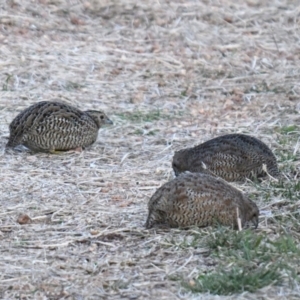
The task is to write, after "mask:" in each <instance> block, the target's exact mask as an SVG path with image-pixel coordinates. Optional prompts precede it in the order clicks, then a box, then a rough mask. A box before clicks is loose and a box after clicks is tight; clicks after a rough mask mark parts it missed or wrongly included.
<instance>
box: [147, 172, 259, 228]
mask: <svg viewBox="0 0 300 300" xmlns="http://www.w3.org/2000/svg"><path fill="white" fill-rule="evenodd" d="M237 208H238V211H239V217H240V219H241V225H242V226H244V225H245V224H246V223H247V222H249V221H251V222H253V223H254V225H255V226H256V227H257V225H258V215H259V210H258V207H257V206H256V204H255V203H254V202H253V201H251V200H250V199H248V198H247V197H246V196H245V195H243V194H242V193H241V192H240V191H238V190H237V189H235V188H234V187H233V186H231V185H230V184H229V183H227V182H226V181H224V180H223V179H221V178H218V177H214V176H211V175H208V174H203V173H190V172H185V173H183V174H180V175H179V176H178V177H176V178H175V179H173V180H171V181H170V182H167V183H166V184H164V185H163V186H162V187H160V188H159V189H158V190H157V191H156V192H155V193H154V195H153V196H152V197H151V199H150V200H149V203H148V209H149V214H148V219H147V221H146V225H145V226H146V228H151V227H153V226H154V225H159V224H162V225H167V226H170V227H189V226H193V225H195V226H199V227H204V226H209V225H216V224H220V225H228V226H232V227H234V228H237V227H238V223H237Z"/></svg>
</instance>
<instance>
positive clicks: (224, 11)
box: [0, 0, 300, 299]
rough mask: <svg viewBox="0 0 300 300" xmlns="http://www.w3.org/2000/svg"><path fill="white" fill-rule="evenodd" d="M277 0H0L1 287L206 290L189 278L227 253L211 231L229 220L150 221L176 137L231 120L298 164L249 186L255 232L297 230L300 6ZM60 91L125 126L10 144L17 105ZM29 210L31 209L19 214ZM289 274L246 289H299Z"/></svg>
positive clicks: (27, 294) (158, 295)
mask: <svg viewBox="0 0 300 300" xmlns="http://www.w3.org/2000/svg"><path fill="white" fill-rule="evenodd" d="M100 3H101V4H100ZM136 3H138V4H136ZM271 3H272V4H270V1H266V0H260V1H257V0H247V1H244V0H238V1H236V0H235V1H229V0H219V1H217V0H216V1H192V0H187V1H180V0H177V1H148V0H145V1H139V2H137V1H134V0H124V1H114V0H106V1H97V0H87V1H79V0H69V1H65V0H36V1H34V0H32V1H30V0H4V1H2V2H1V4H0V24H1V26H0V43H1V47H0V66H1V69H0V83H1V86H0V90H1V98H0V110H1V120H0V126H1V139H0V143H1V149H2V150H1V156H0V164H1V180H0V191H1V200H0V203H1V206H0V209H1V210H0V241H1V247H0V249H1V261H0V297H1V299H14V298H18V299H32V298H34V299H46V298H47V299H194V298H195V299H200V298H201V297H203V295H202V294H199V292H196V293H193V292H192V291H191V290H189V288H186V284H184V283H186V282H190V285H194V280H195V278H196V277H197V276H198V275H199V274H205V272H206V271H209V272H211V271H214V270H217V267H218V266H220V265H221V264H222V263H223V262H224V259H222V260H220V259H219V258H218V257H216V256H213V255H210V254H211V253H212V252H211V250H210V249H209V248H208V246H207V245H206V244H205V243H204V242H202V238H201V237H205V238H207V237H209V236H211V235H214V234H218V232H219V230H220V229H210V228H208V229H203V230H200V231H199V230H196V229H191V230H188V231H181V230H156V231H153V230H152V231H147V230H144V228H143V225H144V222H145V220H146V216H147V209H146V205H147V201H148V199H149V197H150V196H151V195H152V194H153V193H154V191H155V189H156V188H157V187H159V186H160V185H161V184H163V183H164V182H166V181H167V180H168V179H170V178H172V176H173V173H172V170H171V159H172V156H173V152H174V150H178V149H180V148H183V147H185V146H192V145H195V144H198V143H200V142H202V141H205V140H207V139H209V138H212V137H215V136H217V135H220V134H224V133H231V132H243V133H251V134H253V135H254V136H256V137H258V138H261V139H262V140H263V141H264V142H265V143H267V144H268V145H269V146H270V147H271V148H272V149H273V150H274V151H275V154H276V156H277V157H278V159H279V162H280V168H281V169H282V170H283V172H284V174H285V175H286V176H287V177H288V178H289V179H287V180H286V182H285V183H284V184H283V185H280V184H278V183H275V182H273V181H272V180H271V181H268V180H267V181H265V182H262V183H261V184H254V183H251V182H249V183H246V184H244V185H242V186H239V188H241V189H243V190H244V191H245V192H248V193H250V194H251V196H252V198H253V199H255V201H257V203H258V205H259V207H260V209H261V211H262V215H261V218H260V225H259V230H258V231H257V234H265V235H266V236H267V238H268V239H271V240H272V239H276V238H278V237H280V235H282V234H284V233H286V234H288V235H289V236H290V237H292V238H293V239H294V242H295V243H296V244H297V245H299V242H300V236H299V227H300V226H299V217H300V215H299V206H300V203H299V199H300V192H299V190H300V187H299V184H298V186H297V180H299V179H297V178H298V173H299V172H300V167H299V158H300V155H299V143H300V141H299V136H300V135H299V132H300V129H299V126H298V125H299V120H300V117H299V111H300V103H299V94H300V75H299V65H300V29H299V28H300V10H299V7H297V6H296V4H295V1H289V0H277V1H272V2H271ZM54 98H60V99H62V100H64V101H66V102H69V103H71V104H73V105H75V106H77V107H79V108H82V109H92V108H93V109H97V108H100V109H103V110H104V111H105V112H106V113H107V115H108V116H109V117H110V118H111V119H112V120H113V121H114V123H115V125H114V126H112V127H107V128H103V129H102V130H100V132H99V139H98V142H97V143H96V144H95V145H94V146H93V147H91V148H90V149H88V150H86V151H84V152H83V153H80V154H78V153H72V154H63V155H47V154H31V153H28V152H26V151H25V152H24V151H23V152H20V153H14V154H9V153H8V154H6V153H4V145H5V143H6V141H7V140H6V137H7V136H8V124H9V122H10V121H11V120H12V119H13V118H14V116H15V115H16V114H17V113H18V112H20V111H21V110H22V109H24V108H25V107H27V106H28V105H30V104H32V103H35V102H37V101H40V100H46V99H47V100H49V99H54ZM20 214H26V215H28V216H29V217H30V218H31V220H32V221H31V222H29V223H28V222H26V218H25V221H24V222H25V224H23V225H21V224H19V223H18V216H19V215H20ZM19 221H20V220H19ZM27 221H28V220H27ZM195 230H196V232H197V233H196V235H197V236H200V238H197V239H195V240H194V242H193V244H191V243H189V242H186V241H189V240H190V239H191V238H193V237H194V236H195ZM225 246H226V245H225ZM222 247H223V246H222ZM222 247H221V248H220V249H223V248H222ZM274 247H275V246H274ZM218 249H219V248H218ZM264 249H268V248H264ZM278 249H279V248H278ZM220 251H221V250H220ZM265 251H267V250H265ZM272 253H273V252H272ZM230 255H233V254H230ZM220 257H222V255H221V254H220ZM274 257H275V259H276V257H277V256H276V255H275V256H274ZM236 260H237V262H238V261H239V260H238V258H236ZM224 263H225V264H227V263H226V262H224ZM232 263H233V264H234V262H231V265H230V263H228V264H227V265H226V266H224V268H225V267H226V268H228V267H229V268H230V266H232ZM292 268H293V269H294V271H295V274H297V273H299V260H298V261H297V260H296V263H295V264H294V266H292ZM282 272H283V271H282ZM283 273H284V272H283ZM283 273H282V276H283V282H282V283H281V285H280V286H279V285H276V284H275V283H274V284H270V285H268V286H266V287H264V288H262V289H259V290H257V291H256V292H253V293H250V292H243V293H240V294H239V299H258V297H260V299H299V294H300V289H299V287H298V283H297V281H295V280H294V278H290V280H287V275H286V274H283ZM289 281H292V282H293V283H294V284H293V285H291V284H289ZM229 298H232V299H236V296H232V297H231V296H213V295H212V294H210V293H206V294H205V299H229ZM201 299H202V298H201Z"/></svg>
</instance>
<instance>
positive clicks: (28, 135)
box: [6, 101, 112, 152]
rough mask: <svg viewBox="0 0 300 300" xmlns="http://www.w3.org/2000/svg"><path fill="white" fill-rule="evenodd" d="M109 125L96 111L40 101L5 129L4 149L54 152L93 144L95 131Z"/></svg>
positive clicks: (55, 102) (107, 119)
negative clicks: (6, 140)
mask: <svg viewBox="0 0 300 300" xmlns="http://www.w3.org/2000/svg"><path fill="white" fill-rule="evenodd" d="M104 124H112V121H111V120H110V119H109V118H108V117H107V116H106V115H105V114H104V113H103V112H102V111H97V110H87V111H81V110H79V109H77V108H75V107H73V106H71V105H67V104H64V103H61V102H57V101H41V102H38V103H36V104H33V105H31V106H30V107H28V108H26V109H25V110H23V111H22V112H21V113H19V114H18V115H17V116H16V117H15V119H14V120H13V121H12V122H11V124H10V125H9V131H10V136H9V140H8V143H7V145H6V147H7V148H10V147H11V148H14V147H16V146H17V145H24V146H26V147H27V148H29V149H31V150H32V151H41V152H56V151H67V150H71V149H76V148H84V147H87V146H89V145H91V144H93V143H94V142H95V141H96V139H97V136H98V130H99V128H100V127H101V126H102V125H104Z"/></svg>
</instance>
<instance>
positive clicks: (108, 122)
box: [105, 118, 114, 125]
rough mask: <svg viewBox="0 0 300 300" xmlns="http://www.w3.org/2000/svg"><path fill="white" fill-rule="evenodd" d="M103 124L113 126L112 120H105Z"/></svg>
mask: <svg viewBox="0 0 300 300" xmlns="http://www.w3.org/2000/svg"><path fill="white" fill-rule="evenodd" d="M105 124H107V125H113V124H114V123H113V121H112V120H110V119H108V118H107V119H106V121H105Z"/></svg>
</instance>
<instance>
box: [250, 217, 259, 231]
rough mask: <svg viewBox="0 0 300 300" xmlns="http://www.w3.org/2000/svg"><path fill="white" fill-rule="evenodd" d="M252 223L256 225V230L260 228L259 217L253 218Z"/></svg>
mask: <svg viewBox="0 0 300 300" xmlns="http://www.w3.org/2000/svg"><path fill="white" fill-rule="evenodd" d="M251 221H252V223H253V225H254V228H255V229H256V228H257V226H258V216H255V217H253V218H252V220H251Z"/></svg>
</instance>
